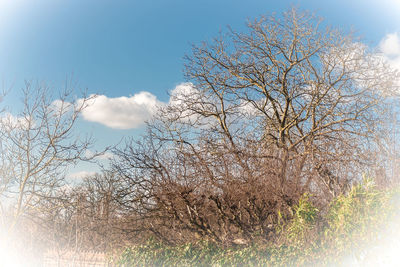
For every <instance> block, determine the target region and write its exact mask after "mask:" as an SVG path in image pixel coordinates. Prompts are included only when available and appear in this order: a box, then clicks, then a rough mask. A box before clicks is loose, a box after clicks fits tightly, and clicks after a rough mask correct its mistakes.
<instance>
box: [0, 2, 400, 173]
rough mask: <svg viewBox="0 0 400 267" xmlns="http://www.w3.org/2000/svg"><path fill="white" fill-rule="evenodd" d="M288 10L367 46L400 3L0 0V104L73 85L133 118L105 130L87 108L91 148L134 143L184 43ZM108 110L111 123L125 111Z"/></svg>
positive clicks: (163, 93) (175, 81)
mask: <svg viewBox="0 0 400 267" xmlns="http://www.w3.org/2000/svg"><path fill="white" fill-rule="evenodd" d="M293 5H294V6H297V7H299V8H301V9H303V10H310V11H313V12H315V13H316V14H317V15H319V16H322V17H324V18H325V21H324V23H326V24H328V25H333V26H335V27H339V28H341V29H344V30H349V29H351V28H353V29H354V30H356V33H357V35H359V36H361V37H362V38H363V41H364V42H365V43H366V44H368V45H369V46H371V47H375V46H378V45H379V43H381V42H382V40H384V39H385V38H387V36H392V37H393V36H394V37H396V35H395V34H396V33H398V32H400V16H399V14H400V0H381V1H376V0H374V1H372V0H347V1H344V0H336V1H321V0H319V1H318V0H303V1H300V0H297V1H275V0H269V1H267V0H264V1H261V0H246V1H238V0H223V1H217V0H213V1H211V0H203V1H201V0H197V1H190V0H168V1H167V0H146V1H145V0H142V1H136V0H131V1H123V0H113V1H111V0H109V1H105V0H47V1H46V0H35V1H31V0H0V82H1V84H3V86H5V87H10V86H11V87H12V92H11V93H10V94H9V96H8V98H6V100H5V102H4V103H3V104H6V105H9V106H13V107H15V106H16V107H18V104H17V103H18V98H19V97H20V95H19V94H20V90H19V89H20V88H21V87H23V84H24V80H33V81H45V82H46V83H48V84H49V85H50V86H51V87H52V88H54V90H57V88H60V87H62V86H63V84H64V83H65V80H66V79H67V78H71V77H72V79H73V80H74V81H75V83H76V85H77V87H78V88H80V89H85V88H87V90H88V92H89V93H93V94H94V93H96V94H100V95H103V102H101V103H102V104H103V107H102V108H103V110H108V106H110V107H112V106H113V105H114V106H115V105H118V106H119V108H126V109H127V111H126V114H125V116H127V115H129V114H131V115H132V116H134V117H132V118H131V120H130V119H129V118H128V121H131V122H130V124H128V125H121V124H120V125H118V124H114V125H112V124H110V120H108V123H107V116H106V115H105V114H103V115H101V114H100V115H99V116H97V115H96V116H97V117H96V116H94V115H93V114H94V112H95V110H92V111H93V112H91V113H90V114H86V116H83V118H82V119H81V120H80V121H79V123H78V125H77V126H78V129H79V131H82V132H91V133H93V135H94V137H95V138H96V139H97V140H98V142H97V144H96V146H97V147H98V148H101V147H104V146H105V145H107V144H111V143H113V142H117V141H118V140H119V139H120V138H122V137H125V136H138V134H140V132H141V131H142V129H143V127H142V126H141V125H142V124H141V123H140V121H142V120H143V119H144V118H147V117H148V116H150V115H151V114H150V113H151V109H152V107H153V106H154V105H155V104H157V103H159V102H168V92H170V91H171V90H173V89H174V88H176V87H177V86H179V85H182V83H183V82H185V80H184V77H183V75H182V69H183V60H182V58H183V56H184V55H185V54H187V53H189V52H190V44H191V43H199V42H200V41H203V40H209V39H211V38H212V37H214V36H216V35H217V34H218V32H219V31H220V30H224V29H226V26H227V25H231V26H232V27H233V28H234V29H239V30H240V29H244V25H245V22H246V19H249V18H250V19H252V18H255V17H257V16H259V15H263V14H266V15H268V14H271V13H272V12H276V13H278V14H279V13H281V12H283V11H285V10H287V9H288V8H289V7H291V6H293ZM390 34H392V35H390ZM392 39H393V40H392V41H393V42H394V44H392V45H394V46H396V44H395V42H396V41H397V39H396V38H392ZM393 42H392V43H393ZM141 92H142V93H141ZM121 103H124V104H123V105H122V106H121V105H120V104H121ZM143 103H144V104H145V105H143ZM141 107H145V110H141V109H140V108H141ZM108 111H110V112H114V115H113V118H114V119H116V122H117V121H118V118H116V114H117V115H118V114H122V113H123V112H120V110H119V109H118V110H116V109H112V108H110V110H108ZM111 115H112V114H111ZM121 120H122V118H121ZM90 168H92V167H91V166H88V165H85V164H84V165H80V167H78V169H77V170H78V171H83V170H86V171H91V169H90ZM94 168H95V167H93V170H94Z"/></svg>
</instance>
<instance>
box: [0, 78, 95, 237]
mask: <svg viewBox="0 0 400 267" xmlns="http://www.w3.org/2000/svg"><path fill="white" fill-rule="evenodd" d="M50 93H51V92H50V90H49V88H48V87H46V85H42V84H40V85H37V86H36V87H35V86H34V85H32V84H31V83H26V87H25V89H24V90H23V108H22V111H21V112H20V113H19V114H18V115H17V116H14V115H11V113H8V112H6V113H4V116H2V117H1V121H0V138H1V139H0V149H1V151H0V152H1V162H0V174H1V176H0V183H1V186H2V188H1V190H2V191H1V192H0V197H1V200H2V203H7V204H8V206H9V207H11V209H10V208H9V209H8V210H9V214H3V213H2V214H1V215H2V218H7V221H8V224H7V225H3V226H2V227H3V229H8V230H9V231H13V229H14V228H15V226H16V225H17V223H18V221H19V219H20V218H21V216H22V215H24V214H26V213H27V212H28V211H29V213H30V214H39V213H40V212H41V211H40V210H37V208H38V207H39V206H38V205H36V204H37V203H38V202H39V201H41V200H42V199H44V198H52V197H55V196H56V194H55V193H56V190H57V189H59V188H60V187H62V186H63V185H64V182H65V179H64V178H65V170H66V168H67V166H68V165H69V164H73V163H76V162H77V161H78V160H82V159H83V160H89V158H87V157H86V156H85V151H86V149H88V148H89V147H90V146H91V144H92V143H93V140H92V139H91V138H84V139H82V138H79V137H74V136H73V127H74V126H75V124H76V120H77V119H78V116H79V114H80V112H81V111H82V110H83V109H84V108H85V107H86V103H87V99H83V101H80V102H79V104H73V102H72V101H74V99H71V92H70V91H64V92H63V93H62V94H61V95H60V96H59V99H57V100H54V99H52V97H51V94H50ZM94 156H96V155H94Z"/></svg>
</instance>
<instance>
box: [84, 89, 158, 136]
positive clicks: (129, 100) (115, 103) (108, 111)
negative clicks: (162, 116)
mask: <svg viewBox="0 0 400 267" xmlns="http://www.w3.org/2000/svg"><path fill="white" fill-rule="evenodd" d="M79 103H82V99H80V100H79V101H78V104H79ZM162 104H163V103H162V102H160V101H159V100H157V97H156V96H155V95H153V94H151V93H149V92H140V93H138V94H135V95H133V96H130V97H125V96H121V97H116V98H110V97H107V96H105V95H99V96H96V97H94V98H92V99H90V100H89V101H88V102H87V107H86V108H85V109H84V110H83V111H82V116H83V118H84V119H85V120H88V121H93V122H98V123H101V124H103V125H105V126H108V127H110V128H115V129H131V128H137V127H140V126H142V125H143V123H144V122H145V121H146V120H148V119H150V118H151V117H152V116H153V115H154V114H155V113H156V112H157V109H158V107H159V106H160V105H162Z"/></svg>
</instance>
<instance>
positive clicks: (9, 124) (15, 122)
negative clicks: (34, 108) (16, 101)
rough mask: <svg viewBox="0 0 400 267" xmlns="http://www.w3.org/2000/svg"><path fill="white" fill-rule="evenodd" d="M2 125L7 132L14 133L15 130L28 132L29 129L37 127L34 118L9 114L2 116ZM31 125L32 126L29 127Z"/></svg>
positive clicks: (0, 121)
mask: <svg viewBox="0 0 400 267" xmlns="http://www.w3.org/2000/svg"><path fill="white" fill-rule="evenodd" d="M0 124H1V125H2V127H4V128H5V130H6V131H12V130H14V129H19V130H27V129H29V127H32V126H34V125H35V124H34V121H33V119H32V118H30V117H26V118H24V117H18V116H14V115H13V114H11V113H9V112H6V113H4V114H2V116H1V117H0ZM29 124H31V125H30V126H29Z"/></svg>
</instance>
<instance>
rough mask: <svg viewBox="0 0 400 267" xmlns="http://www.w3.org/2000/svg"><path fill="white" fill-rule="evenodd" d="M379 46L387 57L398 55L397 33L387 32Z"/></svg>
mask: <svg viewBox="0 0 400 267" xmlns="http://www.w3.org/2000/svg"><path fill="white" fill-rule="evenodd" d="M379 48H380V50H381V51H382V53H383V54H385V55H386V56H388V57H392V56H393V57H398V56H400V39H399V36H398V35H397V33H390V34H387V35H386V36H385V37H384V38H383V39H382V40H381V42H380V43H379Z"/></svg>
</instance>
